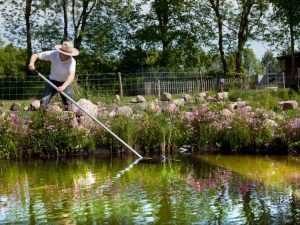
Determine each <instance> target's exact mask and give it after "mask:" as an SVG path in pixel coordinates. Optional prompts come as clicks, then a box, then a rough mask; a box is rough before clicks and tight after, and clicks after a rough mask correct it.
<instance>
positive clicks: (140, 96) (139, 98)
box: [135, 95, 146, 103]
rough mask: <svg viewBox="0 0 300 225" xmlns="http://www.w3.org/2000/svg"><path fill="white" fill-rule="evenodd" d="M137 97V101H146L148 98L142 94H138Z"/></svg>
mask: <svg viewBox="0 0 300 225" xmlns="http://www.w3.org/2000/svg"><path fill="white" fill-rule="evenodd" d="M135 99H136V101H137V102H138V103H143V102H146V99H145V98H144V97H143V96H142V95H138V96H136V98H135Z"/></svg>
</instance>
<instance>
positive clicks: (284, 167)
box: [0, 156, 300, 224]
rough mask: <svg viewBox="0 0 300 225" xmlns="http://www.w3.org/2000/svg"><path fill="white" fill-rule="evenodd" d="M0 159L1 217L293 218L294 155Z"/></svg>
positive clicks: (119, 220)
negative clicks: (145, 160) (148, 160)
mask: <svg viewBox="0 0 300 225" xmlns="http://www.w3.org/2000/svg"><path fill="white" fill-rule="evenodd" d="M132 162H133V160H132V159H121V158H113V159H101V158H89V159H79V158H78V159H72V160H66V161H46V162H45V161H32V162H13V163H12V162H1V165H0V181H1V182H0V223H12V224H14V223H17V222H18V223H22V224H36V223H56V224H95V223H96V224H193V223H194V224H295V223H300V210H299V209H300V207H299V206H300V204H299V203H300V200H299V168H300V160H299V158H297V157H294V158H265V157H237V156H199V157H193V158H183V159H181V161H180V162H176V163H175V162H166V163H162V164H154V165H151V164H140V163H138V161H134V162H133V163H132Z"/></svg>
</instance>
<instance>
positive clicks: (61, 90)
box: [57, 85, 66, 92]
mask: <svg viewBox="0 0 300 225" xmlns="http://www.w3.org/2000/svg"><path fill="white" fill-rule="evenodd" d="M65 89H66V87H65V86H64V85H62V86H59V87H57V91H59V92H63V91H64V90H65Z"/></svg>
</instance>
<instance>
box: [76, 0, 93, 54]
mask: <svg viewBox="0 0 300 225" xmlns="http://www.w3.org/2000/svg"><path fill="white" fill-rule="evenodd" d="M90 2H92V5H91V7H90V8H88V7H89V3H90ZM96 3H97V0H92V1H91V0H85V1H82V12H81V15H80V17H79V19H78V21H77V22H76V21H75V0H73V1H72V14H73V23H74V33H75V35H74V47H75V48H77V49H80V47H81V43H82V39H83V36H84V32H85V27H86V24H87V19H88V17H89V15H90V13H91V11H92V10H93V8H94V7H95V5H96ZM79 28H80V29H79Z"/></svg>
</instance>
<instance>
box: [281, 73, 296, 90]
mask: <svg viewBox="0 0 300 225" xmlns="http://www.w3.org/2000/svg"><path fill="white" fill-rule="evenodd" d="M298 74H299V70H298ZM282 83H283V88H284V89H285V74H284V72H282Z"/></svg>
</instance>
